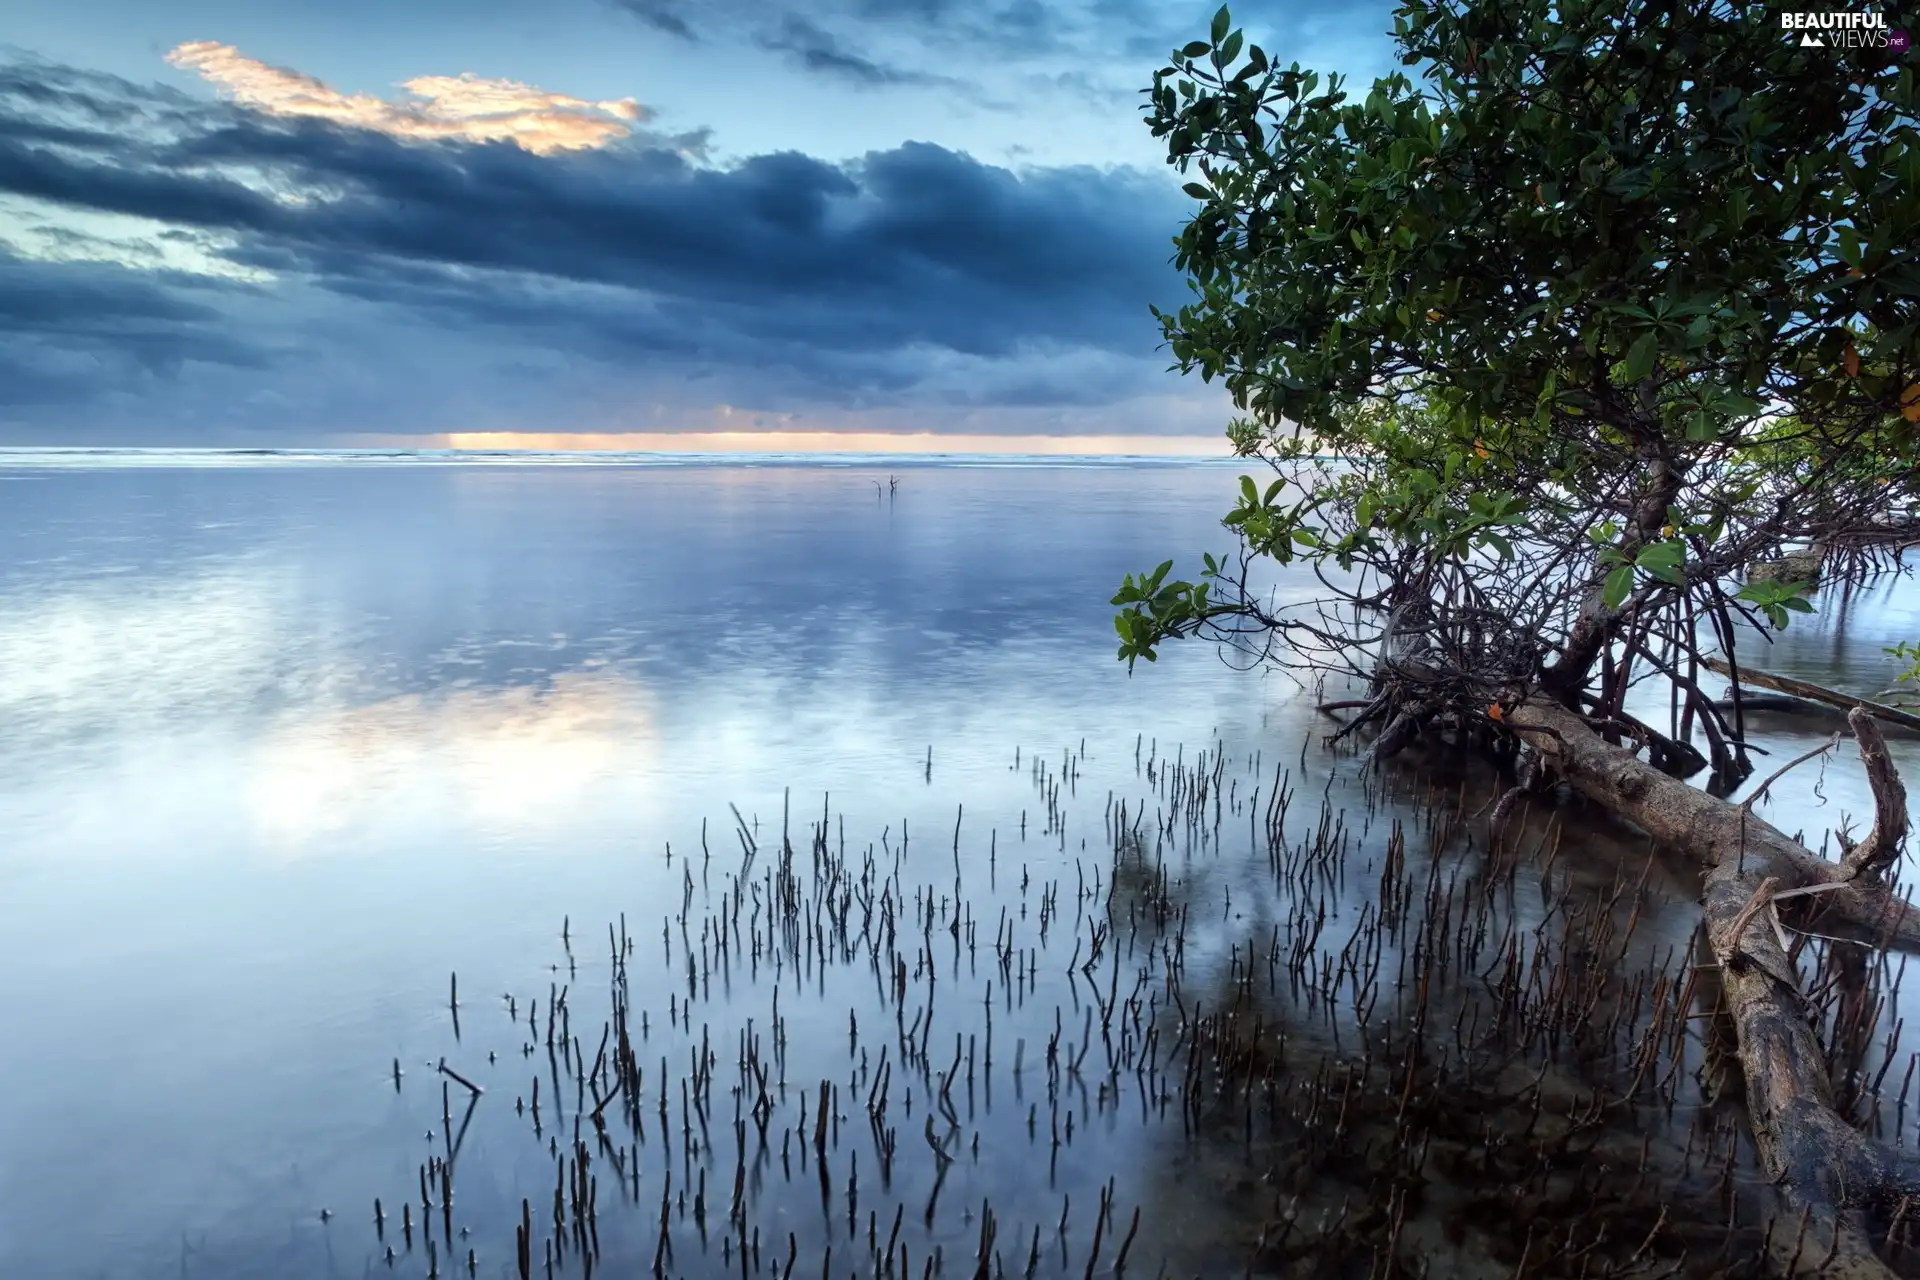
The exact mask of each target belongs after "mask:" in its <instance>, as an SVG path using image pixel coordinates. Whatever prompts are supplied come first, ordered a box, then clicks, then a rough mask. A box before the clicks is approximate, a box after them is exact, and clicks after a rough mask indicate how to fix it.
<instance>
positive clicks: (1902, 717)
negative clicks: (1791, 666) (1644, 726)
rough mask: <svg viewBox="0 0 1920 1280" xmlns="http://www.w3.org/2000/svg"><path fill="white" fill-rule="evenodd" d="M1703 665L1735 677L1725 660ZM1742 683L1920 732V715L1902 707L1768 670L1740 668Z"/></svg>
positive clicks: (1712, 660) (1702, 661)
mask: <svg viewBox="0 0 1920 1280" xmlns="http://www.w3.org/2000/svg"><path fill="white" fill-rule="evenodd" d="M1700 665H1701V666H1703V667H1705V668H1707V670H1709V671H1715V672H1718V673H1719V674H1721V675H1723V676H1726V677H1728V678H1729V679H1731V678H1732V677H1733V668H1732V667H1731V666H1729V665H1727V662H1726V660H1725V659H1724V658H1702V659H1700ZM1740 683H1741V684H1742V685H1749V684H1755V685H1759V686H1760V687H1761V688H1763V689H1772V690H1774V691H1775V692H1776V693H1785V694H1791V695H1792V696H1793V697H1796V698H1803V699H1805V700H1806V701H1808V702H1820V703H1825V704H1826V705H1827V706H1830V707H1838V708H1839V709H1840V710H1842V711H1852V710H1854V709H1855V708H1856V707H1863V708H1865V709H1866V710H1868V711H1870V712H1872V713H1873V717H1874V719H1876V720H1884V721H1886V722H1887V723H1888V724H1897V725H1899V726H1900V727H1901V728H1903V729H1912V730H1914V731H1915V732H1916V733H1920V715H1915V714H1914V713H1913V712H1911V711H1902V710H1901V709H1900V708H1898V707H1890V706H1888V705H1886V704H1885V703H1884V702H1874V701H1871V700H1870V699H1867V698H1856V697H1854V696H1853V695H1851V694H1846V693H1840V692H1838V691H1837V690H1834V689H1828V688H1825V687H1823V686H1821V685H1817V684H1813V683H1811V682H1809V681H1806V680H1796V679H1794V678H1793V677H1792V676H1776V675H1769V674H1768V673H1766V672H1765V671H1755V670H1754V669H1753V668H1752V667H1744V666H1743V667H1741V668H1740Z"/></svg>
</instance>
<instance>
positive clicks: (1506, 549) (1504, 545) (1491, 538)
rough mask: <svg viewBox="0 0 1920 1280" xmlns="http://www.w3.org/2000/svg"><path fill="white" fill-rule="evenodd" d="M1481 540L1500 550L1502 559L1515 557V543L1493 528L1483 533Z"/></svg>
mask: <svg viewBox="0 0 1920 1280" xmlns="http://www.w3.org/2000/svg"><path fill="white" fill-rule="evenodd" d="M1480 541H1482V542H1484V543H1487V544H1488V545H1490V546H1491V547H1493V549H1494V550H1496V551H1498V552H1499V553H1500V558H1501V559H1502V560H1511V559H1513V544H1512V543H1511V542H1508V541H1507V540H1506V539H1505V538H1503V537H1501V536H1500V535H1499V534H1497V533H1494V532H1493V531H1492V530H1488V531H1487V532H1485V533H1482V534H1481V535H1480Z"/></svg>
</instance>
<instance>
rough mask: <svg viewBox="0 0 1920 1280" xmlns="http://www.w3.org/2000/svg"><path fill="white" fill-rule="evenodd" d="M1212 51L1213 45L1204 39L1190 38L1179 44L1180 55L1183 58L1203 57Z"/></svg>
mask: <svg viewBox="0 0 1920 1280" xmlns="http://www.w3.org/2000/svg"><path fill="white" fill-rule="evenodd" d="M1212 52H1213V46H1212V45H1210V44H1208V43H1207V42H1206V41H1205V40H1192V41H1189V42H1188V43H1186V44H1184V45H1182V46H1180V56H1181V57H1183V58H1204V57H1206V56H1207V55H1208V54H1210V53H1212Z"/></svg>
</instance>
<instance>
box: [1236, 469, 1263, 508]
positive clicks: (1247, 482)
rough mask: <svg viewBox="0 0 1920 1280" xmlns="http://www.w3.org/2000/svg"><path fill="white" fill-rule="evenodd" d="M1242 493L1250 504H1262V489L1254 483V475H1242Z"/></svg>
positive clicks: (1253, 505) (1252, 505)
mask: <svg viewBox="0 0 1920 1280" xmlns="http://www.w3.org/2000/svg"><path fill="white" fill-rule="evenodd" d="M1240 493H1241V496H1242V497H1244V498H1246V500H1247V505H1248V506H1250V507H1257V506H1259V505H1260V490H1259V488H1258V487H1257V486H1255V484H1254V483H1253V477H1252V476H1241V477H1240Z"/></svg>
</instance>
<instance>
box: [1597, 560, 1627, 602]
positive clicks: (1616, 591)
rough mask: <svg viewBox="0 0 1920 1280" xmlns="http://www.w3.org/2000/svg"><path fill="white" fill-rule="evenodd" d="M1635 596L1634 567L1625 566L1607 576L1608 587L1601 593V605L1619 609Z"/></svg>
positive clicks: (1602, 589) (1603, 588)
mask: <svg viewBox="0 0 1920 1280" xmlns="http://www.w3.org/2000/svg"><path fill="white" fill-rule="evenodd" d="M1632 594H1633V566H1632V565H1630V564H1623V565H1621V566H1620V567H1619V568H1618V569H1615V570H1614V571H1613V572H1612V573H1610V574H1608V575H1607V581H1606V585H1605V586H1604V587H1602V588H1601V591H1600V603H1601V604H1604V605H1605V606H1606V607H1607V608H1609V609H1618V608H1619V607H1620V606H1621V605H1622V604H1624V603H1626V599H1627V597H1628V596H1630V595H1632Z"/></svg>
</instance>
